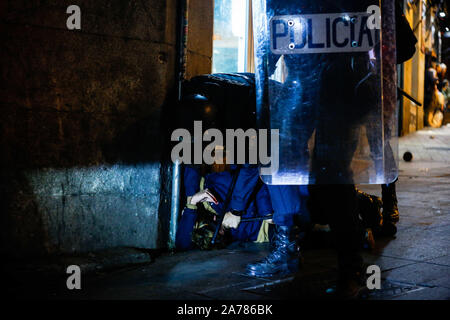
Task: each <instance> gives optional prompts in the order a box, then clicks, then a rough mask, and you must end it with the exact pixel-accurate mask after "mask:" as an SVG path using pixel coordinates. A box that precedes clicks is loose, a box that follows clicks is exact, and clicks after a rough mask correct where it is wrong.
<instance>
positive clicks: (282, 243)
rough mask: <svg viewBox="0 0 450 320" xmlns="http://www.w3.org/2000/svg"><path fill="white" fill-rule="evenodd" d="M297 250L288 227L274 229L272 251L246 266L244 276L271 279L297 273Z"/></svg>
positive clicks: (298, 257) (298, 259)
mask: <svg viewBox="0 0 450 320" xmlns="http://www.w3.org/2000/svg"><path fill="white" fill-rule="evenodd" d="M299 263H300V254H299V248H298V245H297V243H296V241H295V240H294V237H293V236H292V235H291V228H289V227H281V226H276V227H275V234H274V239H273V243H272V251H271V252H270V253H269V255H268V256H267V257H265V258H264V259H263V260H262V261H260V262H257V263H252V264H249V265H247V268H246V274H247V275H249V276H254V277H272V276H274V275H285V274H290V273H295V272H297V271H298V268H299Z"/></svg>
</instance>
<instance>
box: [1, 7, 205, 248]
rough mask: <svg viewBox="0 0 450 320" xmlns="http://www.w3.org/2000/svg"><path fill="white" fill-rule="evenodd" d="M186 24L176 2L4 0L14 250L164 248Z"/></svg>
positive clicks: (6, 226)
mask: <svg viewBox="0 0 450 320" xmlns="http://www.w3.org/2000/svg"><path fill="white" fill-rule="evenodd" d="M198 1H199V0H197V2H198ZM209 2H211V1H203V3H209ZM72 4H76V5H78V6H79V7H80V8H81V30H73V31H71V30H68V29H67V27H66V20H67V18H68V17H69V14H67V13H66V9H67V7H68V6H69V5H72ZM210 7H211V8H212V5H210ZM176 16H177V10H176V0H129V1H121V0H110V1H108V0H96V1H89V0H76V1H66V0H26V1H25V0H14V1H12V0H10V1H2V3H1V4H0V24H1V26H0V40H1V43H2V50H1V51H0V64H1V68H0V83H1V85H0V108H1V117H0V154H1V157H0V161H1V171H0V177H1V180H0V197H1V203H0V209H1V211H2V213H1V226H0V228H1V237H2V246H1V249H2V252H6V253H8V254H14V255H18V256H21V255H33V254H36V255H41V254H44V255H45V254H54V253H73V252H86V251H91V250H99V249H104V248H108V247H115V246H132V247H143V248H157V247H161V246H164V241H162V240H161V239H163V238H164V236H161V233H164V232H165V230H164V229H166V227H167V221H166V220H167V219H168V218H167V217H168V215H169V213H168V212H166V211H167V210H166V208H167V205H163V206H161V202H167V199H168V198H169V197H168V195H167V194H163V192H161V191H162V190H166V189H168V190H170V188H167V186H166V185H165V183H166V181H170V179H167V177H165V176H164V175H165V174H166V172H168V170H167V165H164V164H163V162H162V159H164V158H165V155H164V153H165V151H164V145H165V142H166V141H165V140H164V139H165V137H166V136H165V135H164V134H162V132H164V125H165V124H164V122H163V121H161V119H162V118H164V117H163V111H164V108H170V103H169V100H170V99H169V98H170V97H173V93H172V90H174V87H175V83H176V74H175V70H176V68H175V65H176ZM211 19H212V17H211ZM211 23H212V22H211ZM194 25H195V24H194ZM208 32H210V33H211V32H212V30H210V31H208ZM196 41H199V40H198V39H197V40H196ZM200 45H203V46H205V45H206V46H211V43H210V41H209V42H208V41H206V42H203V44H202V43H201V42H200ZM191 49H192V52H194V53H195V52H197V51H198V54H197V55H198V56H200V57H201V58H202V59H206V60H207V61H206V62H198V63H200V64H203V67H202V68H199V67H196V68H199V69H202V72H203V71H204V70H208V68H210V65H209V66H208V63H209V64H210V61H211V54H210V53H208V52H210V51H211V50H209V51H208V50H206V51H205V50H204V49H198V50H197V49H196V48H195V44H194V47H193V48H191ZM208 55H209V62H208ZM192 63H193V65H196V63H197V62H195V59H192ZM198 63H197V64H198ZM209 70H210V69H209ZM160 207H161V208H162V207H163V208H164V210H160ZM162 226H163V227H162Z"/></svg>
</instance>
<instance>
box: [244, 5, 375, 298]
mask: <svg viewBox="0 0 450 320" xmlns="http://www.w3.org/2000/svg"><path fill="white" fill-rule="evenodd" d="M375 3H376V1H365V0H364V1H349V0H347V1H346V0H337V1H325V0H323V1H312V0H304V1H290V0H283V1H280V0H277V1H270V0H268V1H266V8H267V9H266V10H267V12H269V13H270V14H271V15H273V16H276V15H302V14H319V13H328V14H330V13H340V12H366V10H367V8H368V7H369V6H370V5H373V4H375ZM309 28H310V29H311V25H310V26H309ZM312 33H313V32H312V31H311V32H310V34H309V40H308V41H310V42H311V43H309V44H308V45H309V46H311V47H313V46H314V43H312V41H313V40H312V37H311V34H312ZM373 40H374V39H373ZM378 45H379V44H378ZM378 49H379V48H378ZM280 58H281V56H280V55H276V54H274V53H272V52H267V57H265V61H267V63H268V65H269V68H268V69H269V71H268V74H266V75H265V76H267V77H269V76H271V73H272V72H273V71H274V69H275V68H276V64H277V63H278V62H279V61H280ZM373 58H374V57H372V56H370V54H369V53H368V52H359V53H348V52H343V53H332V54H330V53H315V54H285V55H284V56H283V60H284V64H285V67H286V69H287V74H288V76H287V79H285V81H284V83H283V88H282V89H281V91H280V94H279V97H280V99H279V100H278V102H276V103H275V104H274V105H271V108H272V110H274V109H275V110H276V112H275V113H271V115H270V116H271V120H272V127H274V126H276V125H278V126H279V127H280V135H281V136H283V140H282V141H281V142H280V145H281V149H282V150H283V151H285V150H290V151H288V152H290V153H291V154H292V156H288V157H286V154H281V155H280V167H290V168H292V166H291V162H294V163H296V165H297V167H296V168H294V169H295V170H296V171H298V172H302V171H304V170H305V169H304V168H305V166H307V165H308V161H305V159H308V158H309V156H310V155H311V160H312V161H311V167H310V168H309V175H310V176H309V181H310V182H311V183H314V184H315V185H310V186H309V187H308V192H299V191H294V190H295V187H294V186H269V191H270V192H271V196H272V197H271V198H272V205H273V207H274V211H275V215H276V214H278V213H280V214H281V215H282V216H284V215H285V214H286V216H290V215H292V214H293V212H292V211H296V213H297V214H299V213H301V211H302V207H305V202H306V201H305V198H306V196H307V195H308V194H309V198H310V199H309V200H310V203H313V204H314V205H312V206H311V207H310V210H311V216H312V217H314V215H315V214H317V213H320V214H324V213H325V215H326V220H327V221H328V222H329V225H330V228H331V230H332V232H333V233H334V235H335V238H336V247H337V251H338V260H339V279H338V285H337V290H338V293H339V294H340V295H342V296H344V297H351V296H357V295H358V294H359V293H360V292H361V290H362V289H363V288H364V287H365V282H364V278H363V274H364V269H363V261H362V258H361V256H360V254H359V250H360V248H361V243H362V242H363V239H364V236H365V232H364V228H363V226H362V225H361V221H360V219H359V218H358V206H357V194H356V189H355V186H354V182H353V175H352V170H351V168H350V164H351V161H352V159H353V155H354V152H355V150H356V147H357V143H358V137H359V135H358V133H359V131H358V128H359V126H360V125H361V123H364V121H365V120H366V119H367V116H368V115H369V114H370V113H371V112H372V111H373V110H371V107H372V106H374V105H375V102H374V101H375V100H376V99H379V97H380V96H381V92H379V91H380V90H377V88H379V86H380V83H381V79H380V76H379V74H377V72H376V70H377V68H379V65H377V63H379V61H376V60H374V59H373ZM277 115H281V116H279V119H278V118H276V117H277ZM291 115H295V116H291ZM277 121H278V123H277ZM314 131H315V136H314V150H313V151H312V152H311V150H309V148H308V141H309V139H310V138H311V135H312V133H313V132H314ZM292 158H293V159H292ZM292 160H295V161H292ZM277 189H278V190H283V189H287V190H292V195H291V196H286V197H284V195H285V194H288V193H286V192H277ZM297 190H299V189H297ZM295 193H297V195H294V194H295ZM278 201H279V202H280V203H282V204H283V206H284V207H285V208H286V210H284V211H279V212H277V209H278V208H277V205H276V203H277V202H278ZM280 207H281V206H280ZM291 208H292V210H290V209H291ZM300 215H301V214H300ZM281 220H282V219H281ZM279 223H281V224H279V226H278V229H281V230H283V229H284V231H282V234H283V235H286V236H285V237H281V236H280V237H279V238H280V239H283V238H284V239H289V240H292V238H289V236H288V235H289V234H290V232H289V230H290V227H289V224H288V225H287V226H283V225H282V222H279ZM280 227H281V228H280ZM279 242H281V243H283V245H279V246H275V250H273V251H272V252H271V253H270V254H269V256H268V257H267V258H266V259H265V261H262V262H260V263H259V264H256V265H250V266H249V267H248V269H250V270H256V271H255V272H254V273H255V274H258V272H259V274H264V271H265V270H272V269H276V266H277V264H281V265H282V267H280V268H281V269H283V268H285V265H286V264H285V263H284V261H286V258H285V257H286V255H288V254H292V252H293V251H292V250H289V249H290V248H291V246H290V243H291V241H288V240H284V241H283V240H281V241H279ZM277 248H280V250H277ZM285 248H287V249H285Z"/></svg>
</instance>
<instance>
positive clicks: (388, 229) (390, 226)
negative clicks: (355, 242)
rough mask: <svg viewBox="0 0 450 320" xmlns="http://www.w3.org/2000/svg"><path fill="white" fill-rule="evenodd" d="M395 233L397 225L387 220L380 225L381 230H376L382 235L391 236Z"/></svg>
mask: <svg viewBox="0 0 450 320" xmlns="http://www.w3.org/2000/svg"><path fill="white" fill-rule="evenodd" d="M396 233H397V226H396V225H395V223H393V222H390V221H387V222H385V223H384V224H383V226H382V227H381V230H380V231H379V232H378V235H380V236H384V237H393V236H395V234H396Z"/></svg>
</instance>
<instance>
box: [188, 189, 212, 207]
mask: <svg viewBox="0 0 450 320" xmlns="http://www.w3.org/2000/svg"><path fill="white" fill-rule="evenodd" d="M205 201H207V202H212V203H214V204H218V203H219V202H218V201H217V199H216V197H214V196H213V194H212V193H211V192H209V190H208V189H205V190H202V191H199V192H197V193H196V194H194V195H193V196H192V197H191V198H190V200H189V203H188V204H190V205H194V206H195V205H196V204H197V203H199V202H205Z"/></svg>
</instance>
